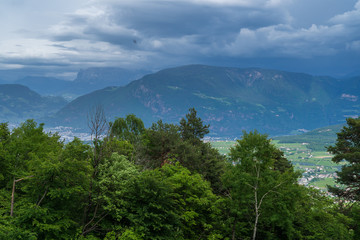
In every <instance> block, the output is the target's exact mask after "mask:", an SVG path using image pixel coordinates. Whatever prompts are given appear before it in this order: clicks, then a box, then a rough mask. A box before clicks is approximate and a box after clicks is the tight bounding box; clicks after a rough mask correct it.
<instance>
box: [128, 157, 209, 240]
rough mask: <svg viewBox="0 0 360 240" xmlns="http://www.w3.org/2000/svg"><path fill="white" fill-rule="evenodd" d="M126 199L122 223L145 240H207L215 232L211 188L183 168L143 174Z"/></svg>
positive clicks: (177, 166)
mask: <svg viewBox="0 0 360 240" xmlns="http://www.w3.org/2000/svg"><path fill="white" fill-rule="evenodd" d="M123 199H124V200H123V209H124V218H123V219H122V221H121V222H122V223H123V225H125V226H126V225H127V224H128V227H132V228H133V229H135V233H134V232H132V231H131V233H134V234H137V235H138V236H141V238H142V239H199V237H201V239H206V236H209V235H210V233H211V231H212V229H213V228H214V226H213V225H214V224H215V223H214V217H215V209H214V205H213V203H214V202H215V201H216V196H215V195H214V194H213V193H212V191H211V188H210V185H209V184H208V183H207V182H206V181H204V180H203V179H202V178H201V176H200V175H199V174H191V173H190V171H189V170H187V169H186V168H184V167H182V166H180V165H179V164H176V165H174V166H173V165H168V164H166V165H164V166H163V168H161V169H156V170H150V171H144V172H142V173H141V174H140V175H139V176H138V177H137V178H136V179H134V181H133V182H132V184H130V185H129V186H128V187H127V188H126V189H125V193H124V194H123ZM128 233H129V232H128Z"/></svg>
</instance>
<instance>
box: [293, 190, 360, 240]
mask: <svg viewBox="0 0 360 240" xmlns="http://www.w3.org/2000/svg"><path fill="white" fill-rule="evenodd" d="M295 199H296V201H295V209H294V211H293V213H292V214H293V215H294V222H293V225H294V238H295V239H313V240H315V239H329V240H330V239H339V240H340V239H341V240H342V239H357V238H353V236H352V235H353V233H352V231H351V230H350V226H351V223H352V220H351V219H350V218H348V217H346V216H344V215H343V214H341V213H340V211H339V210H338V208H337V206H336V205H335V204H334V200H333V199H331V198H328V197H327V196H325V195H324V193H322V192H320V191H318V190H314V189H310V188H305V187H301V189H300V191H298V193H297V195H296V196H295Z"/></svg>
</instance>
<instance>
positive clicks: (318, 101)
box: [52, 65, 360, 136]
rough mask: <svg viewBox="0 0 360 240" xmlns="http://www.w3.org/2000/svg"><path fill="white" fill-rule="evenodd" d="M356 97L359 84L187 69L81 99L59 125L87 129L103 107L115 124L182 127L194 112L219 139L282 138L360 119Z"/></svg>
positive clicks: (255, 72)
mask: <svg viewBox="0 0 360 240" xmlns="http://www.w3.org/2000/svg"><path fill="white" fill-rule="evenodd" d="M348 81H349V82H351V84H353V85H354V87H355V89H352V91H351V93H350V92H349V93H347V88H346V87H345V86H346V84H347V83H349V82H348ZM356 91H358V92H360V91H359V86H358V84H357V83H356V81H355V80H352V81H350V80H339V79H335V78H332V77H324V76H312V75H309V74H303V73H291V72H285V71H277V70H268V69H258V68H246V69H242V68H233V67H232V68H227V67H213V66H207V65H187V66H181V67H176V68H170V69H164V70H161V71H159V72H156V73H153V74H148V75H145V76H144V77H142V78H141V79H138V80H135V81H132V82H130V83H129V84H128V85H126V86H123V87H108V88H104V89H101V90H97V91H95V92H92V93H90V94H86V95H84V96H81V97H79V98H77V99H75V100H74V101H72V102H71V103H69V104H68V105H67V106H65V107H64V108H63V109H61V110H60V111H59V112H58V113H57V114H56V115H55V119H52V123H55V124H65V125H66V124H73V125H77V126H84V125H86V123H85V122H86V115H87V112H88V111H89V109H90V108H91V107H92V106H94V105H103V106H104V109H105V112H106V114H107V116H108V118H109V120H113V119H114V118H115V117H122V116H125V115H126V114H130V113H133V114H136V115H137V116H138V117H140V118H142V119H143V120H144V122H145V123H146V124H147V125H150V124H151V123H152V122H154V121H157V120H159V119H162V120H164V121H167V122H174V123H176V122H178V121H179V120H180V119H181V117H183V116H184V115H185V114H186V113H187V110H188V109H189V108H191V107H195V108H196V109H197V111H198V113H199V115H200V117H202V119H203V120H204V122H206V123H209V124H210V125H211V131H212V133H213V136H232V135H240V134H241V132H242V130H252V129H258V130H259V131H261V132H265V133H269V134H272V135H279V134H288V133H289V132H291V131H293V130H296V129H300V128H306V129H315V128H318V127H322V126H326V125H332V124H338V123H341V122H343V121H345V115H344V111H346V112H347V113H349V114H348V115H358V114H359V110H358V108H357V107H356V106H357V104H358V98H356V97H357V96H355V95H353V94H354V92H356ZM348 95H349V96H348ZM352 96H354V97H355V98H354V97H352ZM354 100H355V101H354Z"/></svg>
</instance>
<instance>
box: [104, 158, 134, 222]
mask: <svg viewBox="0 0 360 240" xmlns="http://www.w3.org/2000/svg"><path fill="white" fill-rule="evenodd" d="M138 173H139V172H138V170H137V168H136V166H135V165H134V164H132V163H130V162H129V161H128V160H127V159H126V157H125V156H122V155H118V154H117V153H114V154H113V155H112V156H111V157H110V158H109V159H105V160H104V163H102V164H101V165H100V166H99V178H98V183H97V184H98V187H99V190H100V194H99V196H98V198H97V201H98V202H99V201H100V202H101V201H103V202H104V203H103V208H104V209H105V210H106V211H108V212H109V214H111V215H112V216H113V218H114V219H117V220H118V221H120V220H121V218H122V212H121V207H122V197H123V195H124V192H126V188H127V187H128V185H129V183H130V182H131V181H132V179H133V178H134V177H136V176H137V175H138Z"/></svg>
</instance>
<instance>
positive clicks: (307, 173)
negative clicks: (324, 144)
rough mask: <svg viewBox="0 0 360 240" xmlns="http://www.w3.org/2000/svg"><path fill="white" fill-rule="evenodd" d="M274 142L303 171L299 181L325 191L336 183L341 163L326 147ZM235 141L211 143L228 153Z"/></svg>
mask: <svg viewBox="0 0 360 240" xmlns="http://www.w3.org/2000/svg"><path fill="white" fill-rule="evenodd" d="M272 142H273V143H274V144H275V145H276V146H277V147H278V148H279V149H280V150H281V151H283V152H284V154H285V157H286V158H287V159H289V160H290V161H291V162H292V164H293V165H294V167H295V170H298V171H300V172H301V173H302V177H301V178H300V179H299V183H301V184H303V185H306V186H313V187H315V188H318V189H321V190H324V191H326V190H327V188H326V186H327V185H331V186H333V185H335V184H336V183H335V178H336V171H338V170H340V168H341V165H339V164H335V163H333V162H332V161H331V158H332V156H331V155H330V154H329V153H328V152H327V151H326V149H325V148H323V149H324V150H312V149H311V145H310V146H309V143H282V142H280V141H279V140H273V141H272ZM235 143H236V142H235V141H212V142H211V145H212V146H213V147H214V148H216V149H218V151H219V152H220V153H221V154H224V155H227V154H228V153H229V150H230V147H232V146H234V145H235Z"/></svg>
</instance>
